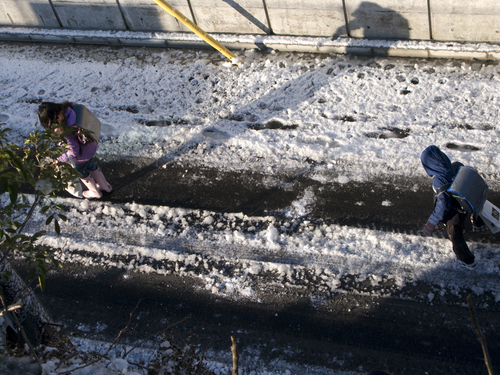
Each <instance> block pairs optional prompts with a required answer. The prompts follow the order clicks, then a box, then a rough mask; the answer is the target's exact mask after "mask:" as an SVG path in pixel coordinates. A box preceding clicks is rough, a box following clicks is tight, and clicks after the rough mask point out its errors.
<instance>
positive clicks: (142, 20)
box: [119, 0, 193, 32]
mask: <svg viewBox="0 0 500 375" xmlns="http://www.w3.org/2000/svg"><path fill="white" fill-rule="evenodd" d="M119 4H120V7H121V9H122V13H123V17H124V18H125V22H126V24H127V26H128V28H129V29H130V30H136V31H167V32H190V30H189V29H188V28H187V27H186V26H184V25H183V24H182V23H180V22H179V21H177V20H176V19H175V17H173V16H171V15H170V14H169V13H168V12H165V11H164V10H163V9H162V8H160V7H159V6H158V5H157V4H156V3H155V2H154V1H153V0H120V2H119ZM169 4H170V5H172V6H173V7H174V8H175V9H176V10H178V11H179V12H181V13H182V14H183V15H184V16H186V17H187V18H189V19H190V20H191V21H193V18H192V15H191V10H190V7H189V4H188V2H187V0H171V1H169Z"/></svg>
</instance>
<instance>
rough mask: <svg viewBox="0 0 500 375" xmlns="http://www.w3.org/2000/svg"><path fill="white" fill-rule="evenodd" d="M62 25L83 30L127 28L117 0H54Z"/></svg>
mask: <svg viewBox="0 0 500 375" xmlns="http://www.w3.org/2000/svg"><path fill="white" fill-rule="evenodd" d="M52 6H53V9H54V12H55V14H56V15H57V17H58V19H59V21H60V22H61V25H62V26H63V27H67V28H70V29H83V30H126V29H127V26H126V24H125V21H124V19H123V16H122V14H121V11H120V8H119V7H118V6H117V2H116V0H52Z"/></svg>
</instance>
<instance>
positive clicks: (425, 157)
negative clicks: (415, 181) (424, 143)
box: [420, 146, 454, 187]
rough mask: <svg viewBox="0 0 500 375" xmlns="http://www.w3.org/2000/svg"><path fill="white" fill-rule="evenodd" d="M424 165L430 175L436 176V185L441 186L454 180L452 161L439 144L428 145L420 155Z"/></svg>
mask: <svg viewBox="0 0 500 375" xmlns="http://www.w3.org/2000/svg"><path fill="white" fill-rule="evenodd" d="M420 161H421V162H422V166H423V167H424V169H425V172H427V175H428V176H431V177H434V180H437V181H434V186H435V187H440V186H443V185H444V184H447V183H450V182H451V181H452V180H453V176H454V173H453V167H452V166H451V161H450V159H449V158H448V156H446V154H444V153H443V152H442V151H441V150H440V149H439V148H438V147H437V146H429V147H427V148H426V149H425V150H424V151H423V152H422V155H421V156H420Z"/></svg>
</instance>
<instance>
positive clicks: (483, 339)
mask: <svg viewBox="0 0 500 375" xmlns="http://www.w3.org/2000/svg"><path fill="white" fill-rule="evenodd" d="M467 306H468V307H469V313H470V316H471V319H472V327H473V328H474V331H475V332H476V335H477V337H478V338H479V342H480V343H481V347H482V348H483V355H484V362H485V363H486V368H487V369H488V374H489V375H493V367H492V365H491V359H490V354H489V353H488V347H487V346H486V337H485V336H484V335H483V333H482V332H481V328H479V324H478V323H477V320H476V310H475V309H474V306H473V305H472V297H471V295H470V294H469V295H468V296H467Z"/></svg>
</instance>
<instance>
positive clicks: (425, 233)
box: [423, 222, 436, 237]
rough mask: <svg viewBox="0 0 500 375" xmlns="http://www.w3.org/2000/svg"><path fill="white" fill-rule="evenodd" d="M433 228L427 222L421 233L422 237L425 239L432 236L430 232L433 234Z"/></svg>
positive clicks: (432, 225) (433, 226)
mask: <svg viewBox="0 0 500 375" xmlns="http://www.w3.org/2000/svg"><path fill="white" fill-rule="evenodd" d="M435 228H436V226H435V225H434V224H431V223H429V222H427V223H426V224H425V226H424V231H423V234H424V236H425V237H429V236H432V232H434V229H435Z"/></svg>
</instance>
